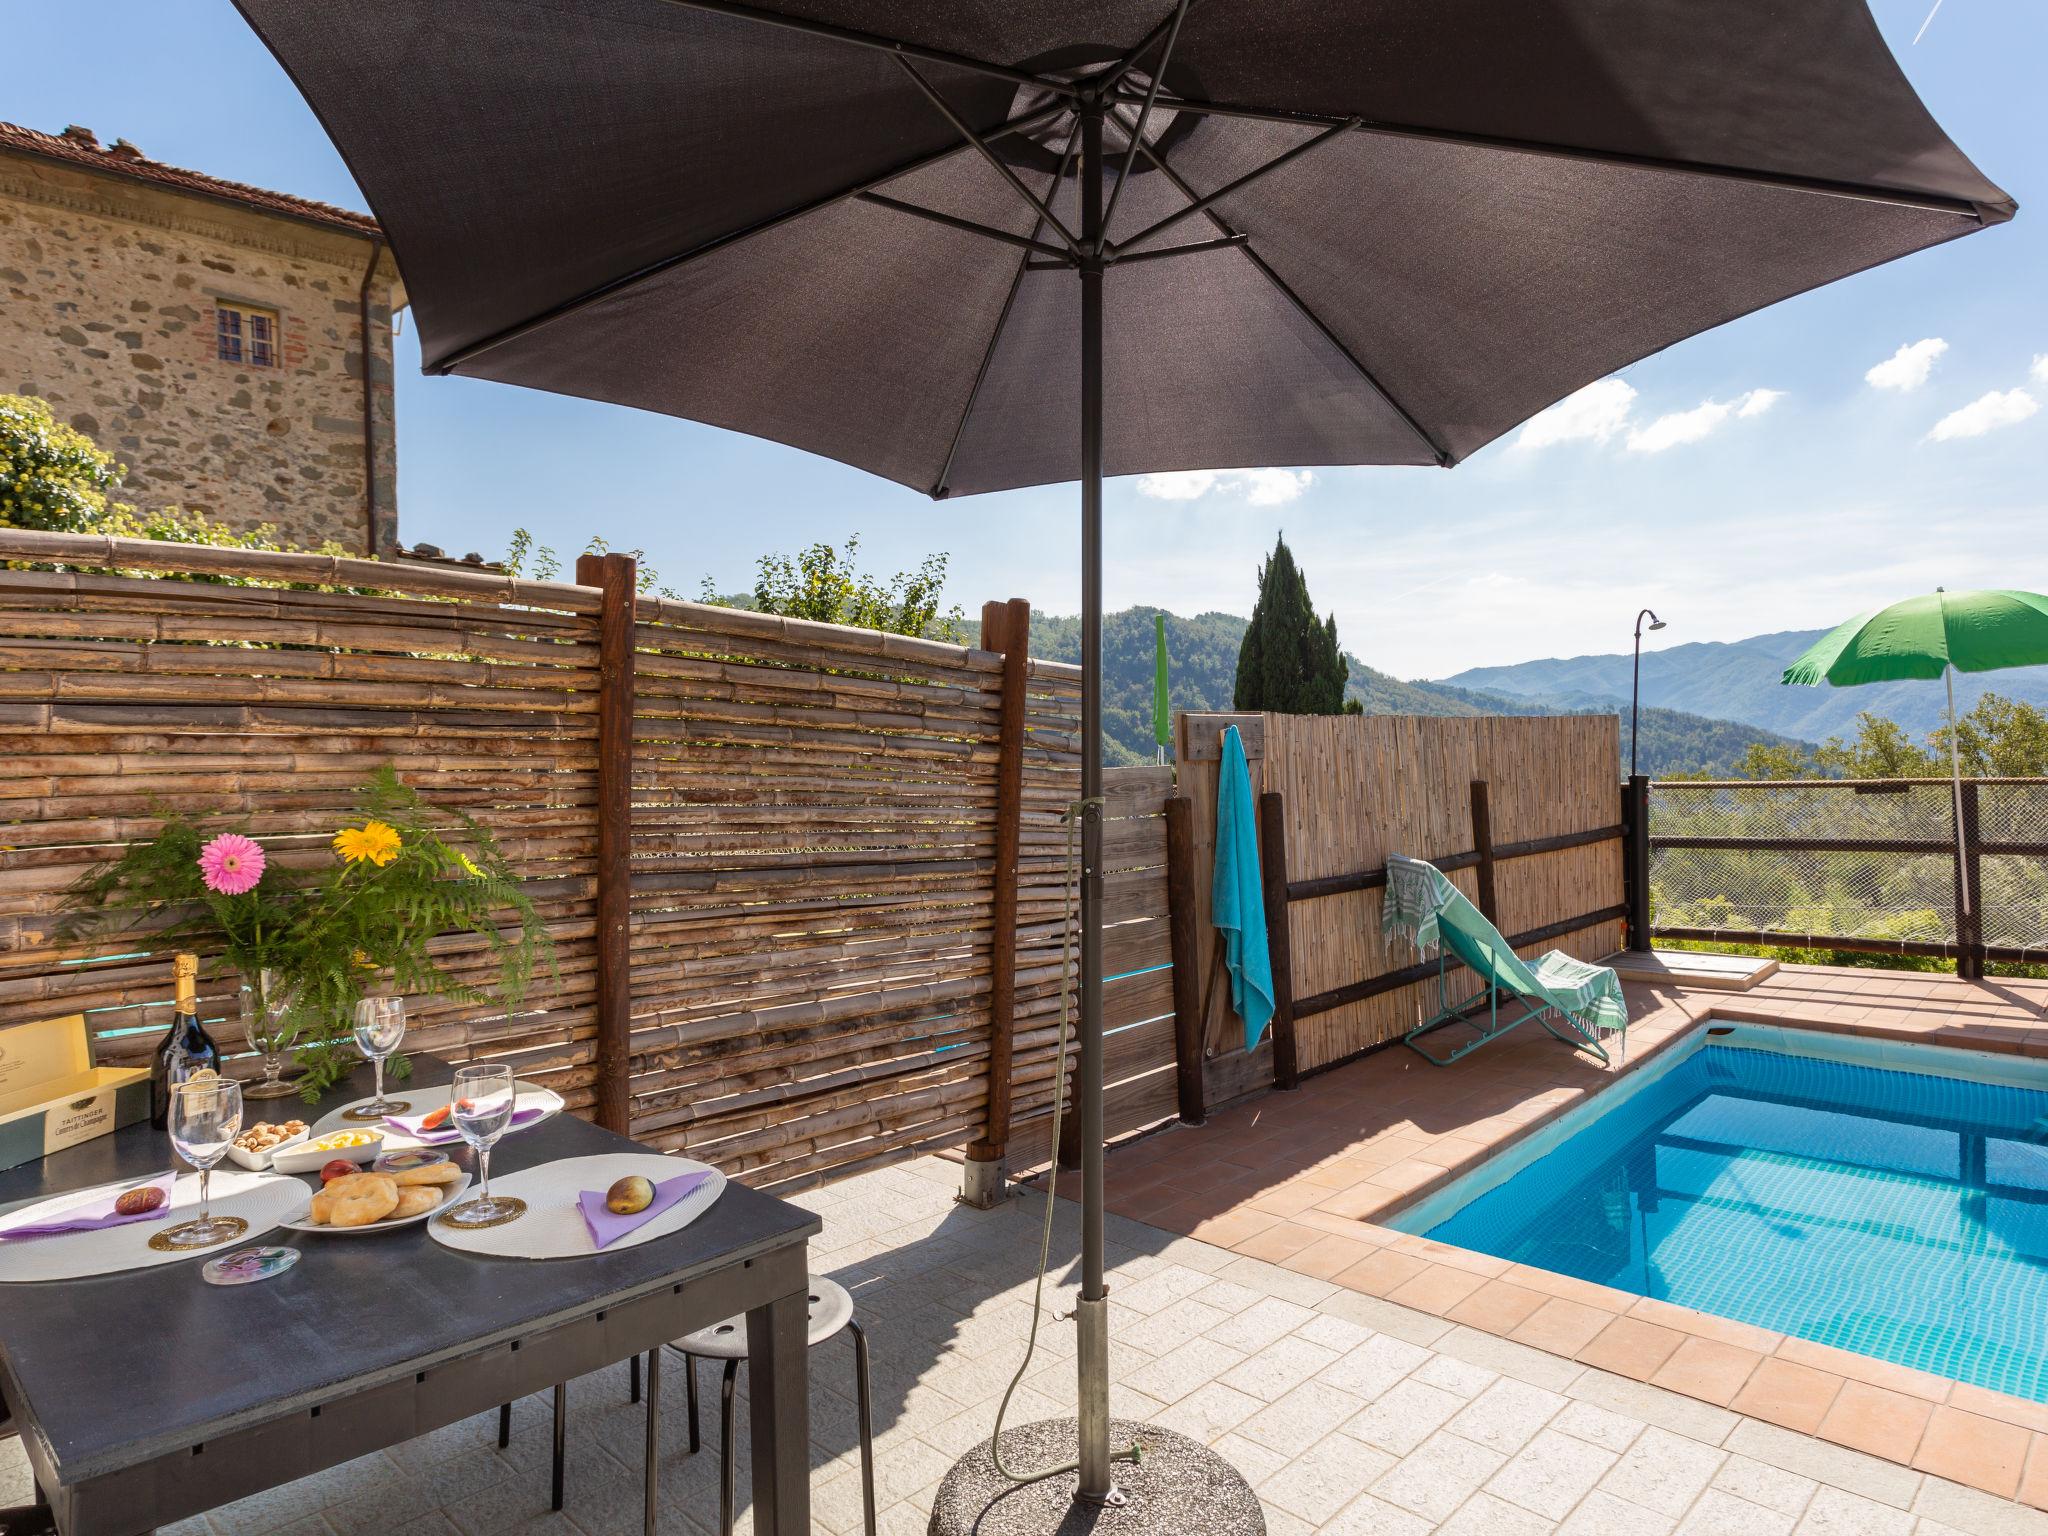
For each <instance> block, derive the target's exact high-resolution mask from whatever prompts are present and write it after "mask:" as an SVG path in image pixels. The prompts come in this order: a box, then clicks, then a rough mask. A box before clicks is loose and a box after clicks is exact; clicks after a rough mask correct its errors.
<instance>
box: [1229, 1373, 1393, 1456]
mask: <svg viewBox="0 0 2048 1536" xmlns="http://www.w3.org/2000/svg"><path fill="white" fill-rule="evenodd" d="M1364 1406H1365V1403H1364V1400H1363V1399H1361V1398H1357V1397H1353V1396H1352V1395H1351V1394H1350V1393H1349V1392H1340V1391H1338V1390H1337V1388H1335V1387H1333V1386H1331V1385H1329V1383H1327V1382H1323V1381H1315V1380H1310V1381H1304V1382H1303V1383H1302V1384H1301V1385H1300V1386H1298V1387H1296V1388H1295V1389H1294V1390H1293V1391H1291V1392H1289V1393H1287V1394H1286V1395H1285V1396H1284V1397H1281V1398H1278V1399H1276V1400H1275V1401H1273V1402H1271V1403H1268V1404H1266V1405H1265V1406H1264V1407H1263V1408H1261V1409H1259V1411H1258V1412H1256V1413H1254V1414H1253V1415H1251V1417H1249V1418H1248V1419H1246V1420H1245V1421H1244V1422H1243V1423H1242V1424H1240V1425H1238V1426H1237V1432H1238V1433H1239V1434H1240V1435H1243V1436H1244V1437H1245V1438H1246V1439H1248V1440H1256V1441H1257V1442H1258V1443H1259V1444H1261V1445H1269V1446H1272V1447H1273V1448H1274V1449H1275V1450H1280V1451H1285V1452H1287V1453H1288V1454H1289V1455H1290V1456H1291V1455H1294V1454H1296V1453H1297V1452H1299V1451H1300V1450H1301V1449H1302V1448H1303V1447H1304V1446H1309V1445H1314V1444H1315V1443H1316V1442H1317V1441H1318V1440H1320V1439H1322V1438H1323V1436H1325V1435H1327V1434H1329V1433H1330V1431H1331V1430H1333V1429H1336V1428H1337V1427H1338V1426H1339V1425H1341V1424H1343V1423H1344V1422H1345V1421H1346V1420H1348V1419H1350V1418H1352V1417H1353V1416H1355V1415H1356V1414H1357V1413H1358V1411H1359V1410H1360V1409H1361V1408H1363V1407H1364Z"/></svg>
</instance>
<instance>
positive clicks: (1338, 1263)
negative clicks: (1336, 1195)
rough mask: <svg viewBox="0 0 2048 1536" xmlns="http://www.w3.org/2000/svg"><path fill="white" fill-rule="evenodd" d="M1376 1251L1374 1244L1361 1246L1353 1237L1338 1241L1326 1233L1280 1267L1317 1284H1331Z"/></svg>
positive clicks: (1338, 1237)
mask: <svg viewBox="0 0 2048 1536" xmlns="http://www.w3.org/2000/svg"><path fill="white" fill-rule="evenodd" d="M1378 1251H1379V1250H1378V1248H1376V1247H1375V1246H1374V1245H1373V1244H1371V1243H1363V1242H1360V1241H1359V1240H1358V1239H1357V1238H1355V1237H1340V1236H1338V1235H1337V1234H1336V1233H1334V1232H1327V1233H1324V1234H1323V1235H1322V1236H1321V1237H1319V1238H1317V1239H1316V1240H1315V1241H1314V1242H1312V1243H1310V1244H1309V1245H1308V1246H1307V1247H1306V1248H1304V1249H1302V1250H1301V1251H1300V1252H1299V1253H1291V1254H1289V1255H1288V1256H1287V1257H1286V1258H1284V1259H1282V1260H1281V1261H1280V1267H1281V1268H1282V1269H1291V1270H1293V1271H1294V1272H1295V1273H1296V1274H1298V1275H1314V1276H1315V1277H1316V1278H1317V1279H1318V1280H1334V1279H1335V1278H1336V1277H1337V1276H1338V1275H1341V1274H1342V1273H1343V1272H1344V1271H1345V1270H1347V1269H1349V1268H1351V1266H1352V1265H1354V1264H1356V1263H1358V1262H1360V1261H1361V1260H1363V1259H1367V1258H1370V1257H1371V1256H1372V1255H1373V1254H1375V1253H1377V1252H1378Z"/></svg>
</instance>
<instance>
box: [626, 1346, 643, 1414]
mask: <svg viewBox="0 0 2048 1536" xmlns="http://www.w3.org/2000/svg"><path fill="white" fill-rule="evenodd" d="M626 1371H627V1376H626V1380H627V1382H628V1386H627V1389H626V1401H627V1402H629V1403H637V1402H639V1401H640V1357H639V1356H638V1355H635V1356H634V1357H633V1358H632V1359H631V1360H628V1361H627V1362H626Z"/></svg>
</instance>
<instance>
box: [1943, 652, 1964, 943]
mask: <svg viewBox="0 0 2048 1536" xmlns="http://www.w3.org/2000/svg"><path fill="white" fill-rule="evenodd" d="M1941 676H1942V681H1944V682H1946V683H1947V684H1948V768H1949V782H1950V783H1951V785H1952V786H1953V787H1954V789H1955V811H1956V889H1957V890H1958V891H1959V892H1961V893H1962V898H1963V910H1962V916H1964V917H1968V916H1969V915H1970V860H1969V857H1968V855H1967V854H1966V853H1965V851H1964V849H1963V754H1962V751H1961V749H1960V748H1959V747H1958V746H1957V743H1956V669H1955V667H1954V665H1953V664H1951V665H1948V666H1945V667H1943V668H1942V669H1941ZM1957 937H1958V938H1960V937H1961V935H1960V934H1958V935H1957Z"/></svg>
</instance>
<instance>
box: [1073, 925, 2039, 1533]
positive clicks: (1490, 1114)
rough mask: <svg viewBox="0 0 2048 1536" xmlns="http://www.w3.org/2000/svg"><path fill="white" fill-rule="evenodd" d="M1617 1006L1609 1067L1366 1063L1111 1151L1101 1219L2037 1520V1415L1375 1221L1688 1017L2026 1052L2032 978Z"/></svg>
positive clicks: (1551, 1116) (1798, 977)
mask: <svg viewBox="0 0 2048 1536" xmlns="http://www.w3.org/2000/svg"><path fill="white" fill-rule="evenodd" d="M1629 992H1630V1002H1631V1007H1630V1014H1631V1018H1632V1019H1633V1020H1634V1022H1632V1023H1631V1025H1630V1030H1629V1035H1630V1042H1631V1043H1630V1048H1629V1052H1628V1059H1627V1061H1626V1062H1625V1063H1617V1064H1616V1066H1615V1067H1614V1068H1613V1069H1603V1068H1601V1067H1600V1066H1599V1065H1598V1064H1597V1063H1594V1062H1592V1061H1590V1060H1589V1059H1588V1058H1586V1057H1584V1056H1581V1055H1578V1054H1577V1053H1573V1052H1569V1051H1568V1050H1567V1049H1566V1048H1565V1047H1564V1046H1562V1045H1559V1044H1557V1043H1556V1042H1554V1041H1550V1040H1549V1039H1548V1037H1547V1036H1543V1035H1541V1034H1539V1033H1538V1032H1536V1031H1525V1032H1524V1033H1525V1034H1527V1035H1529V1036H1530V1038H1529V1039H1527V1040H1518V1039H1514V1038H1512V1037H1511V1038H1510V1039H1508V1040H1503V1041H1501V1042H1498V1043H1497V1044H1496V1045H1494V1046H1492V1047H1489V1048H1488V1050H1486V1051H1481V1052H1475V1053H1474V1054H1473V1056H1471V1057H1470V1058H1468V1059H1467V1060H1466V1061H1464V1062H1461V1063H1459V1064H1458V1065H1457V1066H1455V1067H1451V1068H1447V1069H1443V1070H1437V1069H1433V1068H1430V1067H1427V1066H1424V1065H1423V1064H1422V1063H1421V1061H1420V1058H1417V1057H1415V1056H1414V1055H1413V1053H1410V1052H1400V1053H1398V1054H1396V1053H1393V1052H1383V1053H1378V1054H1375V1055H1373V1056H1369V1057H1366V1058H1364V1059H1363V1060H1360V1061H1358V1062H1354V1063H1352V1064H1350V1065H1349V1066H1346V1067H1342V1068H1339V1069H1337V1070H1335V1071H1332V1072H1330V1073H1327V1074H1324V1075H1322V1076H1319V1077H1315V1078H1311V1079H1309V1080H1308V1081H1306V1082H1305V1083H1304V1084H1303V1086H1302V1088H1301V1089H1300V1090H1299V1091H1297V1092H1295V1093H1291V1094H1271V1095H1267V1096H1264V1097H1262V1098H1259V1099H1256V1100H1253V1101H1250V1102H1248V1103H1246V1104H1242V1105H1239V1106H1235V1107H1232V1108H1230V1109H1226V1110H1224V1111H1223V1112H1221V1113H1220V1114H1218V1115H1215V1116H1213V1117H1211V1119H1210V1121H1209V1122H1208V1124H1206V1125H1204V1126H1200V1127H1192V1128H1190V1127H1181V1128H1176V1129H1175V1130H1173V1131H1171V1132H1169V1133H1167V1134H1165V1135H1161V1136H1155V1137H1152V1138H1149V1139H1148V1140H1146V1141H1142V1142H1139V1143H1137V1144H1135V1145H1132V1146H1129V1147H1125V1148H1122V1149H1119V1150H1118V1151H1116V1152H1115V1153H1113V1154H1112V1155H1111V1157H1110V1159H1109V1168H1108V1183H1109V1205H1110V1208H1111V1209H1113V1210H1116V1211H1118V1212H1120V1213H1121V1214H1124V1215H1128V1216H1131V1217H1134V1218H1136V1219H1138V1220H1141V1221H1146V1222H1150V1223H1151V1224H1153V1225H1155V1226H1163V1227H1166V1228H1168V1229H1170V1230H1174V1231H1180V1232H1185V1233H1187V1234H1188V1235H1190V1236H1193V1237H1197V1238H1200V1239H1202V1240H1204V1241H1207V1242H1212V1243H1219V1244H1221V1245H1223V1246H1226V1247H1230V1248H1233V1249H1235V1250H1236V1251H1238V1252H1240V1253H1244V1254H1247V1255H1249V1256H1251V1257H1254V1258H1260V1259H1265V1260H1268V1261H1270V1262H1273V1263H1277V1264H1279V1265H1281V1266H1283V1267H1285V1268H1288V1269H1293V1270H1296V1271H1298V1272H1300V1273H1303V1274H1308V1275H1313V1276H1315V1277H1317V1278H1319V1279H1323V1280H1327V1281H1329V1282H1331V1283H1332V1284H1336V1285H1340V1286H1343V1287H1345V1288H1347V1289H1350V1290H1354V1291H1359V1292H1362V1293H1364V1294H1367V1295H1372V1296H1378V1297H1382V1298H1384V1299H1386V1300H1388V1301H1392V1302H1396V1303H1398V1304H1400V1305H1403V1306H1407V1307H1412V1308H1415V1309H1416V1310H1418V1311H1422V1312H1428V1313H1431V1314H1433V1315H1436V1316H1439V1317H1442V1318H1445V1319H1446V1320H1448V1321H1451V1322H1455V1323H1461V1324H1463V1325H1465V1326H1467V1327H1470V1328H1474V1329H1477V1330H1479V1331H1480V1332H1483V1333H1489V1334H1493V1335H1496V1336H1498V1337H1500V1338H1504V1339H1508V1340H1511V1341H1513V1342H1515V1343H1518V1344H1524V1345H1528V1346H1530V1347H1533V1348H1536V1349H1541V1350H1544V1351H1547V1352H1548V1353H1551V1354H1554V1355H1559V1356H1562V1357H1564V1358H1567V1359H1571V1360H1574V1361H1577V1362H1579V1363H1581V1364H1584V1365H1589V1366H1597V1367H1599V1368H1600V1369H1602V1370H1606V1371H1611V1372H1614V1373H1615V1374H1617V1375H1621V1376H1627V1377H1630V1378H1632V1379H1635V1380H1638V1381H1643V1382H1648V1383H1650V1384H1651V1385H1654V1386H1658V1387H1663V1388H1666V1389H1667V1390H1670V1391H1673V1392H1677V1393H1681V1394H1683V1395H1685V1396H1688V1397H1692V1398H1696V1399H1698V1400H1700V1401H1702V1402H1707V1403H1712V1404H1714V1405H1715V1406H1717V1407H1722V1408H1728V1409H1732V1410H1734V1411H1737V1412H1740V1413H1745V1414H1748V1415H1751V1416H1752V1417H1755V1418H1759V1419H1764V1420H1767V1421H1769V1422H1771V1423H1773V1424H1778V1425H1781V1426H1783V1427H1784V1428H1786V1429H1790V1430H1794V1431H1797V1432H1799V1433H1802V1434H1808V1435H1814V1436H1817V1437H1819V1438H1820V1439H1823V1440H1828V1441H1832V1442H1834V1443H1836V1444H1839V1445H1844V1446H1848V1447H1851V1448H1853V1449H1855V1450H1859V1451H1864V1452H1867V1453H1868V1454H1871V1455H1874V1456H1879V1457H1883V1458H1885V1459H1887V1460H1890V1461H1894V1462H1897V1463H1900V1464H1901V1465H1905V1466H1910V1467H1914V1468H1917V1469H1919V1470H1921V1471H1925V1472H1931V1473H1934V1474H1936V1475H1939V1476H1942V1477H1946V1478H1950V1479H1953V1480H1954V1481H1956V1482H1961V1483H1966V1484H1968V1485H1970V1486H1972V1487H1975V1488H1980V1489H1983V1490H1985V1491H1987V1492H1989V1493H1993V1494H1997V1495H1999V1496H2001V1497H2005V1498H2017V1499H2020V1500H2022V1501H2024V1502H2026V1503H2028V1504H2031V1505H2034V1506H2036V1507H2038V1508H2043V1509H2048V1404H2041V1403H2034V1402H2029V1401H2027V1400H2025V1399H2022V1398H2017V1397H2011V1396H2008V1395H2006V1394H2004V1393H1998V1392H1992V1391H1988V1390H1986V1389H1984V1388H1982V1387H1975V1386H1971V1385H1970V1384H1968V1383H1966V1382H1958V1381H1952V1380H1950V1379H1948V1378H1946V1377H1941V1376H1935V1375H1930V1374H1929V1373H1927V1372H1924V1371H1917V1370H1913V1369H1911V1368H1909V1367H1906V1366H1901V1365H1894V1364H1892V1363H1891V1362H1889V1361H1884V1360H1878V1359H1876V1358H1874V1357H1871V1356H1867V1355H1859V1354H1855V1353H1853V1352H1851V1351H1848V1350H1841V1349H1835V1348H1832V1347H1830V1346H1827V1345H1822V1344H1815V1343H1812V1342H1810V1341H1808V1340H1805V1339H1799V1338H1794V1337H1790V1336H1787V1335H1784V1334H1780V1333H1775V1332H1772V1331H1771V1330H1769V1329H1764V1328H1758V1327H1755V1326H1753V1325H1751V1324H1747V1323H1740V1322H1736V1321H1734V1320H1732V1319H1729V1318H1724V1317H1719V1316H1716V1315H1713V1314H1710V1313H1705V1312H1699V1311H1695V1310H1693V1309H1692V1308H1689V1307H1681V1306H1675V1305H1673V1304H1671V1303H1669V1302H1664V1301H1658V1300H1655V1299H1652V1298H1649V1297H1644V1296H1638V1295H1635V1294H1634V1293H1632V1292H1627V1291H1620V1290H1614V1289H1610V1288H1609V1287H1606V1286H1600V1285H1594V1284H1591V1283H1589V1282H1586V1281H1582V1280H1577V1279H1573V1278H1571V1277H1569V1276H1565V1275H1558V1274H1552V1273H1550V1272H1549V1271H1546V1270H1539V1269H1532V1268H1530V1267H1529V1266H1527V1265H1521V1264H1514V1263H1510V1262H1508V1261H1507V1260H1504V1259H1498V1258H1494V1257H1492V1256H1491V1255H1488V1254H1482V1253H1474V1252H1471V1251H1469V1250H1466V1249H1462V1248H1456V1247H1452V1246H1450V1245H1449V1244H1445V1243H1440V1242H1435V1241H1433V1240H1431V1239H1428V1238H1423V1237H1418V1236H1415V1235H1412V1234H1410V1233H1405V1232H1396V1231H1394V1230H1393V1229H1391V1228H1389V1227H1385V1226H1381V1225H1379V1224H1378V1222H1379V1220H1380V1219H1381V1218H1384V1217H1387V1216H1391V1215H1392V1214H1394V1213H1395V1212H1396V1211H1398V1210H1400V1209H1402V1208H1405V1207H1407V1206H1409V1205H1411V1204H1413V1203H1414V1202H1415V1201H1417V1200H1419V1199H1421V1198H1423V1197H1424V1196H1426V1195H1427V1194H1429V1193H1430V1192H1432V1191H1433V1190H1436V1189H1439V1188H1441V1187H1442V1186H1443V1185H1445V1184H1447V1183H1449V1182H1450V1181H1451V1180H1453V1179H1455V1178H1457V1177H1459V1176H1461V1175H1462V1174H1464V1173H1466V1172H1469V1171H1470V1170H1471V1169H1472V1168H1474V1167H1476V1166H1477V1165H1478V1164H1480V1163H1481V1162H1483V1161H1485V1160H1486V1159H1488V1158H1490V1157H1492V1156H1494V1155H1495V1154H1496V1153H1498V1152H1500V1151H1501V1150H1502V1149H1504V1148H1506V1147H1509V1146H1512V1145H1513V1144H1514V1143H1515V1142H1517V1141H1519V1140H1520V1139H1521V1138H1522V1137H1524V1136H1527V1135H1529V1134H1531V1133H1532V1132H1534V1131H1536V1130H1538V1129H1540V1128H1542V1127H1543V1126H1544V1125H1546V1124H1548V1123H1549V1122H1551V1121H1553V1120H1555V1119H1556V1118H1557V1117H1558V1116H1559V1115H1561V1114H1563V1113H1565V1112H1566V1111H1567V1110H1569V1109H1571V1108H1572V1107H1574V1106H1575V1105H1577V1104H1579V1103H1582V1102H1583V1101H1584V1100H1585V1099H1586V1098H1587V1097H1588V1096H1589V1095H1590V1094H1592V1093H1595V1092H1598V1091H1600V1090H1602V1089H1604V1088H1607V1087H1610V1086H1612V1084H1613V1082H1614V1080H1615V1079H1616V1078H1617V1077H1618V1076H1620V1075H1622V1074H1623V1073H1625V1072H1628V1071H1633V1070H1635V1069H1638V1068H1640V1067H1641V1066H1643V1065H1644V1064H1645V1063H1647V1062H1649V1061H1652V1060H1655V1059H1656V1057H1657V1056H1658V1055H1660V1054H1661V1053H1662V1052H1663V1051H1664V1050H1666V1049H1668V1048H1669V1047H1670V1046H1671V1045H1673V1044H1674V1043H1676V1042H1678V1041H1681V1040H1683V1039H1685V1038H1687V1037H1688V1036H1690V1035H1691V1034H1692V1033H1693V1032H1694V1031H1695V1030H1696V1029H1698V1028H1699V1027H1700V1026H1701V1023H1702V1021H1703V1020H1704V1019H1705V1018H1706V1017H1707V1016H1708V1015H1710V1014H1711V1015H1712V1016H1714V1017H1716V1018H1719V1019H1726V1020H1730V1021H1737V1022H1744V1023H1756V1024H1771V1025H1780V1026H1789V1027H1793V1028H1800V1029H1819V1030H1828V1031H1839V1032H1842V1033H1849V1034H1856V1035H1864V1036H1871V1037H1876V1038H1883V1039H1891V1040H1900V1041H1907V1042H1914V1043H1922V1044H1936V1045H1948V1046H1956V1047H1963V1048H1969V1049H1975V1050H1993V1051H2004V1052H2011V1053H2018V1054H2023V1055H2035V1056H2048V984H2044V983H2041V982H2020V981H2014V982H2003V981H1996V980H1994V981H1991V982H1981V983H1971V982H1959V981H1957V980H1956V979H1955V978H1953V977H1946V976H1933V975H1920V974H1914V973H1897V972H1882V971H1845V970H1833V969H1829V968H1826V967H1818V966H1794V967H1787V968H1786V969H1785V970H1784V971H1782V972H1781V973H1780V975H1779V976H1778V977H1774V978H1772V979H1771V981H1769V982H1767V983H1765V984H1764V985H1763V986H1761V987H1759V988H1758V989H1757V990H1756V991H1754V992H1750V993H1745V994H1736V995H1731V994H1728V993H1725V992H1692V991H1686V990H1684V989H1680V988H1669V987H1659V988H1636V987H1631V988H1630V989H1629ZM1546 1047H1547V1049H1546ZM1403 1058H1406V1059H1405V1060H1404V1059H1403Z"/></svg>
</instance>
